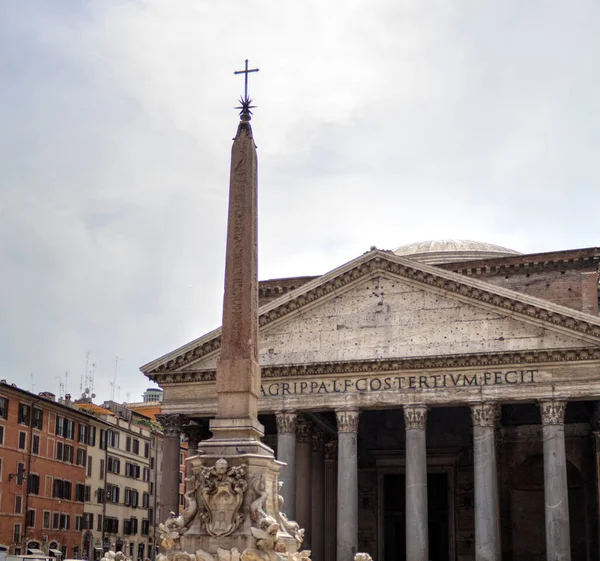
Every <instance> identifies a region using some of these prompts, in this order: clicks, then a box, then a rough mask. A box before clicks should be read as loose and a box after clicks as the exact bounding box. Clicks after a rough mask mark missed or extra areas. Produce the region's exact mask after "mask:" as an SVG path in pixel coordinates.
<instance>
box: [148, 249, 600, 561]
mask: <svg viewBox="0 0 600 561" xmlns="http://www.w3.org/2000/svg"><path fill="white" fill-rule="evenodd" d="M599 260H600V249H599V248H589V249H577V250H568V251H556V252H550V253H540V254H530V255H522V254H520V253H518V252H516V251H513V250H509V249H506V248H502V247H499V246H495V245H491V244H485V243H480V242H468V241H458V240H444V241H434V242H423V243H416V244H412V245H408V246H403V247H400V248H397V249H396V250H393V251H383V250H378V249H375V248H373V249H371V250H370V251H368V252H366V253H364V254H363V255H361V256H359V257H357V258H356V259H354V260H352V261H350V262H348V263H346V264H344V265H342V266H341V267H338V268H337V269H334V270H332V271H330V272H328V273H326V274H324V275H322V276H318V277H298V278H286V279H277V280H269V281H263V282H261V283H260V287H259V294H260V304H261V307H260V316H259V329H260V365H261V371H262V390H261V392H262V397H261V401H260V421H261V422H262V423H263V425H264V427H265V437H264V438H265V441H266V442H267V443H268V444H270V445H271V446H272V447H273V448H274V449H275V451H276V454H277V458H278V459H279V460H281V461H282V462H285V463H286V464H287V466H286V467H283V468H282V472H281V480H282V481H283V483H284V485H283V487H282V491H281V494H282V496H283V497H284V499H285V506H284V511H285V512H287V513H288V515H289V517H290V518H292V519H296V520H297V521H298V522H299V523H300V525H301V526H302V527H304V528H305V529H306V536H305V542H306V543H305V547H306V548H308V549H311V550H312V551H313V557H312V558H313V559H314V561H332V560H334V559H335V555H336V554H335V551H336V545H335V544H336V540H346V541H348V542H349V543H350V544H351V545H352V547H353V548H355V549H356V550H358V551H366V552H368V553H370V554H371V555H372V556H373V558H374V559H376V560H377V561H401V560H404V559H407V558H408V559H429V560H431V561H455V560H460V561H463V560H464V561H467V560H475V559H477V560H488V559H489V560H497V559H505V560H515V561H525V560H526V561H536V560H538V559H539V560H545V559H552V560H554V559H556V560H560V561H566V560H569V559H573V560H577V561H584V560H586V561H591V560H596V561H598V559H599V540H598V525H599V516H598V489H599V479H598V475H599V465H600V464H599V455H600V407H599V406H598V403H599V401H598V400H600V317H599V315H598V263H599ZM219 348H220V330H215V331H212V332H210V333H207V334H206V335H203V336H202V337H200V338H198V339H196V340H194V341H192V342H190V343H189V344H187V345H185V346H183V347H181V348H179V349H176V350H174V351H172V352H170V353H168V354H166V355H165V356H162V357H160V358H158V359H157V360H155V361H153V362H151V363H149V364H147V365H145V366H144V367H142V371H143V372H144V373H145V374H146V375H147V376H148V377H149V378H150V379H151V380H153V381H155V382H157V383H158V384H159V385H160V386H161V387H162V388H163V390H164V401H163V413H164V415H165V416H164V417H163V421H164V425H165V433H166V440H165V450H164V452H165V463H164V467H165V469H164V475H163V480H164V481H165V483H164V484H163V489H162V492H163V502H165V503H167V504H170V503H174V504H173V510H176V506H177V501H178V484H179V482H178V476H179V467H178V462H179V438H180V434H181V433H182V432H185V433H188V436H189V440H190V444H191V445H192V446H193V447H195V446H197V442H198V440H199V439H206V438H210V433H209V432H208V429H207V427H208V419H210V418H211V417H212V416H214V414H215V411H216V395H215V370H216V363H217V359H218V357H219ZM169 446H170V447H171V448H169ZM170 449H172V453H171V454H170V455H169V452H168V450H170ZM169 462H171V463H172V464H173V466H174V467H173V469H170V467H169V466H170V463H169ZM170 479H172V481H170Z"/></svg>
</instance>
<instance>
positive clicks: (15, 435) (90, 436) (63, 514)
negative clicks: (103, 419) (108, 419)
mask: <svg viewBox="0 0 600 561" xmlns="http://www.w3.org/2000/svg"><path fill="white" fill-rule="evenodd" d="M66 397H67V399H66V400H63V402H58V401H56V400H55V396H54V395H53V394H51V393H41V394H39V395H36V394H33V393H30V392H28V391H25V390H22V389H20V388H18V387H16V386H14V385H9V384H6V382H0V544H2V545H3V546H5V548H6V551H8V552H10V553H13V554H27V553H40V552H43V553H44V554H47V555H52V556H56V557H62V558H67V557H69V558H70V557H72V558H78V557H80V555H81V530H82V528H83V527H84V524H85V513H84V503H85V501H87V500H89V498H90V494H91V489H90V487H89V486H88V485H87V484H86V465H87V454H88V448H89V447H93V446H94V444H95V443H96V441H97V436H98V434H97V431H96V430H95V428H94V418H93V417H91V416H90V415H88V414H86V413H85V412H82V411H79V410H77V409H74V408H73V407H71V406H70V405H69V403H70V401H69V399H68V396H66Z"/></svg>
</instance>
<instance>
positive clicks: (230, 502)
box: [200, 458, 248, 538]
mask: <svg viewBox="0 0 600 561" xmlns="http://www.w3.org/2000/svg"><path fill="white" fill-rule="evenodd" d="M245 472H246V466H245V465H241V466H234V467H229V464H228V463H227V460H225V459H224V458H220V459H218V460H217V461H216V463H215V465H214V466H213V467H203V468H202V477H203V483H202V485H201V486H200V495H201V496H202V502H203V503H204V506H205V507H206V511H205V512H204V513H203V515H202V521H203V523H204V525H205V527H206V531H207V532H208V533H209V534H210V535H211V536H213V537H215V538H219V537H223V536H228V535H229V534H232V533H233V532H235V531H236V530H237V529H238V528H239V527H240V525H241V524H242V522H243V521H244V516H243V514H242V513H241V512H240V507H241V506H242V502H243V501H244V493H245V492H246V489H247V488H248V483H247V481H246V479H245V478H244V475H245Z"/></svg>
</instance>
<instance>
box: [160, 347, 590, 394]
mask: <svg viewBox="0 0 600 561" xmlns="http://www.w3.org/2000/svg"><path fill="white" fill-rule="evenodd" d="M594 361H595V362H598V361H600V347H597V348H587V349H586V348H572V349H549V350H535V351H519V352H502V353H477V354H460V355H441V356H432V357H414V358H393V359H380V360H359V361H345V362H321V363H311V364H287V365H282V366H263V367H262V368H261V377H262V379H266V380H268V379H270V378H302V377H307V378H309V377H311V376H317V377H322V376H335V375H339V374H354V373H365V374H381V373H386V372H402V371H413V370H439V369H448V370H452V369H464V368H498V367H507V366H520V367H523V366H526V365H549V364H557V363H572V362H594ZM215 376H216V370H214V369H209V370H183V371H176V372H160V373H155V374H153V377H152V378H153V380H154V381H155V382H157V383H159V384H161V385H168V384H179V383H190V382H213V381H215V379H216V378H215Z"/></svg>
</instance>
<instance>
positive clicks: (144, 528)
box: [142, 518, 150, 536]
mask: <svg viewBox="0 0 600 561" xmlns="http://www.w3.org/2000/svg"><path fill="white" fill-rule="evenodd" d="M149 531H150V523H149V522H148V520H146V519H145V518H144V519H143V520H142V536H147V535H148V533H149Z"/></svg>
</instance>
